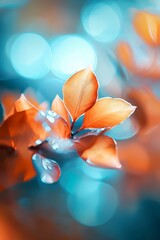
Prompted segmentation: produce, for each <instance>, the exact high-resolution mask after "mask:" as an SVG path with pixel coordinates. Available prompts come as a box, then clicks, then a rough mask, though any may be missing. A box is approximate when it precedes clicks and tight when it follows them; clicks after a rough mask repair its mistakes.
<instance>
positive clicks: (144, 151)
mask: <svg viewBox="0 0 160 240" xmlns="http://www.w3.org/2000/svg"><path fill="white" fill-rule="evenodd" d="M88 65H91V66H92V68H93V70H94V72H95V73H96V75H97V78H98V80H99V83H100V87H99V96H100V97H104V96H112V97H122V98H124V99H126V100H127V101H130V102H131V103H132V104H134V105H136V106H137V110H136V112H135V114H133V115H134V116H133V117H132V118H131V119H127V120H126V121H125V122H124V123H123V124H121V125H119V126H118V127H115V128H114V129H113V130H111V131H109V132H108V133H107V135H109V136H112V137H113V138H114V139H116V141H117V144H118V151H119V158H120V161H121V163H122V166H123V168H122V170H107V169H98V168H94V167H89V166H88V165H86V164H85V163H83V162H82V160H80V159H79V158H78V157H75V158H71V159H66V160H65V159H62V160H61V159H60V162H59V164H60V166H61V168H62V176H61V178H60V181H59V182H58V183H55V184H45V183H43V182H42V181H41V180H40V179H39V177H37V178H36V179H33V180H32V181H30V182H27V183H24V184H20V185H17V186H15V187H12V188H10V189H7V190H5V191H3V192H1V193H0V239H1V240H23V239H27V240H28V239H33V240H41V239H42V240H43V239H45V240H50V239H69V240H71V239H77V240H78V239H80V240H81V239H87V240H91V239H95V240H97V239H100V240H101V239H102V240H103V239H104V240H128V239H130V240H132V239H134V240H142V239H144V240H151V239H153V240H158V239H160V231H159V228H160V1H159V0H112V1H109V0H104V1H98V0H93V1H91V0H90V1H86V0H77V1H74V0H0V99H1V98H2V96H3V94H4V93H7V94H8V96H10V95H12V94H13V95H15V96H18V95H19V94H20V93H29V94H30V95H32V96H33V97H35V98H37V99H38V101H39V102H43V101H46V100H47V101H48V103H49V104H50V103H51V101H52V100H53V98H54V97H55V96H56V94H59V95H60V96H61V97H62V92H61V89H62V86H63V84H64V82H65V81H66V80H67V79H68V78H69V77H70V76H71V75H72V74H73V73H75V72H76V71H78V70H80V69H83V68H86V67H88ZM2 119H3V109H2V106H1V105H0V120H2Z"/></svg>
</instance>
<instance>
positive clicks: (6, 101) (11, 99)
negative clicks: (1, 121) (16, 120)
mask: <svg viewBox="0 0 160 240" xmlns="http://www.w3.org/2000/svg"><path fill="white" fill-rule="evenodd" d="M18 97H19V94H17V93H15V94H13V93H11V92H8V91H7V92H5V93H3V94H2V96H1V102H2V105H3V109H4V118H7V117H9V116H10V115H11V114H12V113H13V111H11V109H13V106H14V103H15V101H16V100H17V99H18Z"/></svg>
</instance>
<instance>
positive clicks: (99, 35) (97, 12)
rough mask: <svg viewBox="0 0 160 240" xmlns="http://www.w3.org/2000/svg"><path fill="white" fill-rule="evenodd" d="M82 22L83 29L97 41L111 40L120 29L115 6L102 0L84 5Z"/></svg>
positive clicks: (116, 35)
mask: <svg viewBox="0 0 160 240" xmlns="http://www.w3.org/2000/svg"><path fill="white" fill-rule="evenodd" d="M117 7H118V6H117ZM82 24H83V27H84V29H85V31H86V32H87V33H88V34H89V35H91V36H92V37H94V38H95V39H96V40H97V41H99V42H112V41H113V40H115V39H116V38H117V37H118V34H119V32H120V29H121V22H120V17H119V15H118V13H117V12H116V8H114V9H113V8H112V7H111V6H109V5H108V4H106V3H102V2H101V3H95V4H90V5H88V6H85V8H84V9H83V10H82Z"/></svg>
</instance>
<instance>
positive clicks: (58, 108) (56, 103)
mask: <svg viewBox="0 0 160 240" xmlns="http://www.w3.org/2000/svg"><path fill="white" fill-rule="evenodd" d="M51 109H52V111H54V112H55V113H57V114H58V115H60V116H61V117H62V118H63V119H64V120H65V121H66V122H67V123H68V126H70V120H69V114H68V112H67V109H66V107H65V105H64V102H63V101H62V100H61V99H60V97H59V96H58V95H57V96H56V97H55V99H54V100H53V102H52V107H51Z"/></svg>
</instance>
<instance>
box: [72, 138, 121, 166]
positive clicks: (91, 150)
mask: <svg viewBox="0 0 160 240" xmlns="http://www.w3.org/2000/svg"><path fill="white" fill-rule="evenodd" d="M75 148H76V150H77V152H78V154H79V155H80V157H81V158H83V160H85V161H86V162H87V163H88V164H91V165H93V166H98V167H102V168H120V167H121V164H120V162H119V160H118V157H117V149H116V144H115V142H114V140H113V139H112V138H110V137H107V136H103V135H101V136H87V137H82V138H81V139H80V140H79V142H77V143H75Z"/></svg>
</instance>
